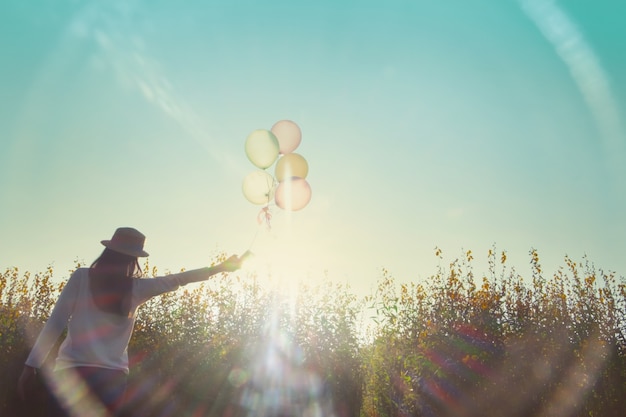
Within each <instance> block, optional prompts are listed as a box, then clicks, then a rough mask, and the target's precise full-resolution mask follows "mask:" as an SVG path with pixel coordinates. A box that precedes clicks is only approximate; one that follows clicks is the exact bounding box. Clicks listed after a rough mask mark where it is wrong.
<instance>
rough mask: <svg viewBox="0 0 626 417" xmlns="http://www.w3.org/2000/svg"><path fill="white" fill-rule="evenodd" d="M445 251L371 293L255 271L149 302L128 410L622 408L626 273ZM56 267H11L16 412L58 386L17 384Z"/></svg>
mask: <svg viewBox="0 0 626 417" xmlns="http://www.w3.org/2000/svg"><path fill="white" fill-rule="evenodd" d="M435 256H437V257H439V258H440V260H441V263H440V265H445V266H441V267H440V268H439V269H437V270H435V271H433V273H432V275H431V276H430V277H429V278H427V279H425V280H421V281H419V282H418V281H415V282H411V283H409V284H400V283H399V282H398V281H397V280H396V278H395V277H393V276H391V274H390V273H389V272H388V271H385V270H382V271H381V273H380V280H379V282H378V287H377V290H376V291H374V292H373V294H371V295H368V296H366V297H363V298H359V297H357V296H356V295H354V294H353V293H352V292H351V290H350V288H348V287H345V286H343V285H338V284H336V283H333V282H330V281H328V280H327V279H320V280H319V282H316V283H315V285H311V283H308V284H307V283H300V284H299V286H298V288H297V291H296V292H295V293H291V295H289V296H287V294H285V293H284V292H282V291H280V289H279V288H269V287H264V286H261V285H259V284H258V283H257V282H258V281H257V279H256V278H257V277H255V276H253V275H250V276H246V277H239V278H228V277H216V278H215V279H214V280H212V281H210V282H207V283H204V284H202V285H200V286H197V287H193V288H189V289H186V290H185V289H180V290H178V291H176V292H173V293H170V294H166V295H163V296H161V297H159V298H157V299H154V300H152V301H150V302H148V303H147V304H145V305H144V306H143V307H142V308H141V310H140V315H139V318H138V320H137V323H136V327H135V333H134V336H133V338H132V341H131V345H130V348H129V354H130V356H131V374H130V389H129V404H128V411H129V415H134V416H231V417H236V416H248V415H258V416H291V415H293V416H338V417H343V416H351V417H357V416H362V417H391V416H520V417H521V416H581V417H582V416H602V417H606V416H621V415H623V412H624V410H626V281H625V280H624V277H623V276H618V275H617V274H615V273H613V272H608V271H604V270H602V269H600V268H597V267H596V266H595V265H594V264H593V263H592V262H591V261H590V260H588V259H582V260H573V259H570V258H567V257H566V258H565V259H564V260H563V265H562V266H561V267H559V268H558V270H557V271H554V272H552V271H551V272H549V273H547V272H546V271H543V270H542V266H541V262H540V258H539V254H538V253H537V252H536V251H535V250H534V249H531V250H530V252H529V262H530V265H531V273H530V275H529V276H521V275H520V274H518V273H517V272H516V269H515V267H513V266H509V265H508V264H507V254H506V252H505V251H497V250H496V249H495V248H493V249H491V250H489V251H488V253H487V254H486V256H487V261H488V265H489V270H488V272H487V273H486V274H484V275H483V274H482V273H481V274H475V272H474V271H473V267H472V262H473V259H474V254H473V253H472V252H471V251H467V252H464V253H462V256H460V257H458V258H452V259H446V258H445V257H444V254H442V253H441V251H440V250H438V249H437V250H436V252H435ZM77 266H79V265H77ZM143 268H144V274H145V275H146V276H156V275H158V274H159V271H158V270H157V268H155V267H153V266H151V265H149V264H145V265H144V267H143ZM53 276H54V271H53V270H52V268H49V269H48V270H46V271H44V272H40V273H34V274H33V273H29V272H22V271H19V270H18V269H16V268H10V269H7V270H5V271H4V272H3V273H1V274H0V312H1V315H0V352H2V355H0V373H1V377H0V378H1V379H0V381H1V386H0V415H2V416H7V417H12V416H39V415H43V414H42V413H43V410H44V406H43V401H38V400H37V399H41V398H42V397H43V396H44V395H45V390H44V389H43V388H40V389H39V391H38V395H35V396H34V397H33V401H28V402H27V403H21V402H20V401H18V400H17V398H16V395H15V383H16V381H17V377H18V375H19V372H20V371H21V367H22V364H23V361H24V359H25V357H26V356H27V354H28V351H29V348H30V346H31V345H32V343H33V341H34V338H35V337H36V336H37V334H38V332H39V330H40V329H41V327H42V325H43V323H45V320H46V318H47V316H48V314H49V312H50V309H51V308H52V306H53V304H54V302H55V300H56V297H57V296H58V294H59V292H60V290H61V288H62V284H57V283H56V282H59V281H62V280H57V279H53ZM147 279H149V278H147ZM51 356H53V355H51Z"/></svg>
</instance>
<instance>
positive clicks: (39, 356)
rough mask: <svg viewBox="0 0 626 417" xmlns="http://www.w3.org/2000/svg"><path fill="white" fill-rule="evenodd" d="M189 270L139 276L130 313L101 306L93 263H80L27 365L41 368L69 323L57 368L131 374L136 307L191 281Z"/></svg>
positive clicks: (60, 297) (62, 292)
mask: <svg viewBox="0 0 626 417" xmlns="http://www.w3.org/2000/svg"><path fill="white" fill-rule="evenodd" d="M187 275H188V273H184V272H183V273H179V274H171V275H166V276H162V277H156V278H148V279H139V278H134V279H133V289H132V298H131V308H130V314H129V317H127V318H126V317H120V316H119V315H116V314H111V313H106V312H104V311H102V310H100V309H99V308H98V307H97V306H96V305H95V304H94V302H93V297H92V295H91V290H90V288H89V268H79V269H77V270H76V271H74V273H72V275H71V276H70V278H69V280H68V281H67V284H65V287H63V291H61V295H60V296H59V299H58V300H57V303H56V304H55V306H54V308H53V310H52V313H51V314H50V317H49V319H48V321H47V322H46V324H45V326H44V328H43V330H42V331H41V333H40V334H39V337H38V338H37V341H36V342H35V345H34V346H33V349H32V350H31V352H30V355H29V356H28V359H27V360H26V365H28V366H32V367H34V368H40V367H41V366H42V365H43V363H44V361H45V359H46V357H47V356H48V353H49V352H50V350H51V349H52V346H53V345H54V343H55V342H56V340H57V339H58V338H59V336H60V335H61V333H62V332H63V330H64V329H65V327H67V336H66V338H65V340H64V341H63V343H62V344H61V346H60V348H59V354H58V356H57V359H56V363H55V369H64V368H71V367H76V366H95V367H101V368H109V369H118V370H122V371H124V372H126V373H128V351H127V348H128V343H129V341H130V337H131V335H132V332H133V327H134V325H135V318H136V310H137V307H139V306H140V305H141V304H143V303H145V302H146V301H148V300H149V299H150V298H152V297H155V296H157V295H160V294H163V293H165V292H169V291H173V290H176V289H177V288H178V287H180V286H181V285H185V284H186V283H187V282H186V281H187V280H186V279H185V278H188V276H187Z"/></svg>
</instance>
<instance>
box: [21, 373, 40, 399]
mask: <svg viewBox="0 0 626 417" xmlns="http://www.w3.org/2000/svg"><path fill="white" fill-rule="evenodd" d="M36 374H37V370H36V369H35V368H33V367H32V366H28V365H24V369H22V374H21V375H20V378H19V379H18V381H17V395H18V396H19V397H20V399H21V400H22V401H25V400H26V394H27V393H28V391H29V387H32V385H33V383H34V380H35V375H36Z"/></svg>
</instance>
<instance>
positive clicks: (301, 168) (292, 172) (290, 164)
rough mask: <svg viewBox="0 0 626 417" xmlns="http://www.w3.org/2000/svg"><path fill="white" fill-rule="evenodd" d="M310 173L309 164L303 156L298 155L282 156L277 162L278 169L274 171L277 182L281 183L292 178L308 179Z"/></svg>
mask: <svg viewBox="0 0 626 417" xmlns="http://www.w3.org/2000/svg"><path fill="white" fill-rule="evenodd" d="M308 173H309V164H308V163H307V161H306V159H304V157H303V156H302V155H300V154H297V153H288V154H286V155H283V156H281V157H280V158H279V159H278V162H276V169H275V170H274V175H275V176H276V180H277V181H279V182H280V181H283V180H284V179H285V178H290V177H299V178H306V176H307V175H308Z"/></svg>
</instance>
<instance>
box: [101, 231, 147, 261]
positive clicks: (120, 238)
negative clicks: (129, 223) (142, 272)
mask: <svg viewBox="0 0 626 417" xmlns="http://www.w3.org/2000/svg"><path fill="white" fill-rule="evenodd" d="M145 241H146V237H145V236H144V235H143V233H141V232H140V231H139V230H137V229H134V228H132V227H119V228H118V229H117V230H116V231H115V233H114V234H113V237H112V238H111V240H101V241H100V243H102V244H103V245H104V246H106V247H107V248H109V249H111V250H114V251H115V252H119V253H123V254H124V255H129V256H137V257H146V256H148V252H146V251H145V250H143V244H144V243H145Z"/></svg>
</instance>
